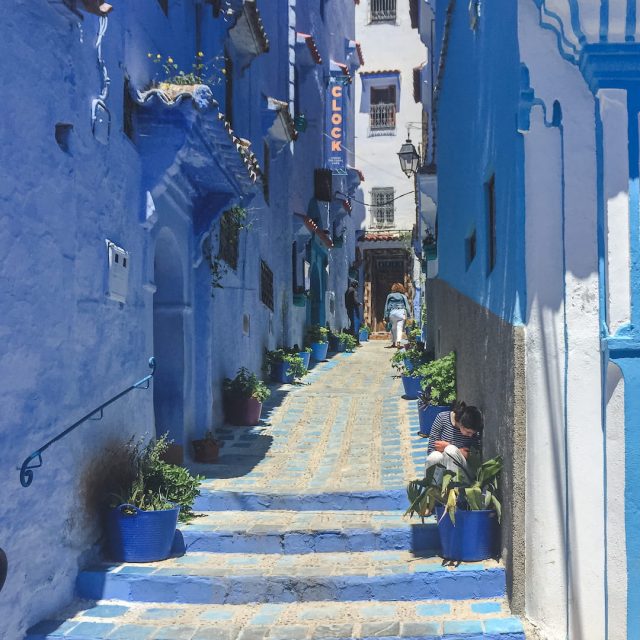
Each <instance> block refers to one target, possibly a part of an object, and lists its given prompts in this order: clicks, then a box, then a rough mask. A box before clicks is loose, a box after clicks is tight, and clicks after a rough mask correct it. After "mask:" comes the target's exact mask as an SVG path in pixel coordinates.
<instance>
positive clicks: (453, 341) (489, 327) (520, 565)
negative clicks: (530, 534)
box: [426, 280, 526, 613]
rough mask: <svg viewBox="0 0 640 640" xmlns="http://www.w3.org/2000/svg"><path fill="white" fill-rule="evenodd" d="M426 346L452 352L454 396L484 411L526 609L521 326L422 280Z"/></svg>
mask: <svg viewBox="0 0 640 640" xmlns="http://www.w3.org/2000/svg"><path fill="white" fill-rule="evenodd" d="M426 297H427V314H428V317H427V323H428V326H429V327H430V328H431V331H430V333H429V340H430V344H429V347H431V348H433V349H434V350H435V355H436V357H441V356H444V355H446V354H448V353H450V352H451V351H454V352H455V354H456V373H457V395H458V399H459V400H463V401H464V402H466V403H467V404H470V405H475V406H477V407H478V408H479V409H480V410H481V411H482V413H483V414H484V421H485V430H484V433H483V436H482V441H483V444H482V448H483V451H482V453H483V457H484V458H485V459H487V458H490V457H492V456H495V455H501V456H502V457H503V458H504V472H503V474H502V482H501V491H502V557H503V559H504V562H505V565H506V567H507V580H508V588H509V593H510V598H511V606H512V609H513V611H514V612H516V613H522V612H524V587H525V583H524V577H525V576H524V561H525V556H524V541H525V531H524V526H525V521H524V520H525V519H524V499H525V471H526V464H525V463H526V388H525V373H524V372H525V341H524V337H525V336H524V328H523V327H514V326H513V325H511V324H509V323H507V322H505V321H504V320H502V319H500V318H498V317H497V316H495V315H494V314H492V313H491V312H490V311H488V310H487V309H486V308H485V307H482V306H480V305H478V304H476V303H475V302H473V301H472V300H470V299H469V298H467V297H466V296H464V295H463V294H461V293H460V292H459V291H457V290H456V289H454V288H453V287H451V286H449V285H448V284H447V283H445V282H443V281H442V280H429V281H428V282H427V296H426Z"/></svg>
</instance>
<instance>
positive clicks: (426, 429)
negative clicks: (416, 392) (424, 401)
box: [418, 404, 449, 436]
mask: <svg viewBox="0 0 640 640" xmlns="http://www.w3.org/2000/svg"><path fill="white" fill-rule="evenodd" d="M448 410H449V407H447V406H438V405H432V404H430V405H428V406H426V407H425V408H424V409H421V408H420V407H418V420H419V421H420V435H422V436H428V435H429V434H430V433H431V427H432V426H433V421H434V420H435V419H436V416H437V415H438V414H439V413H440V412H442V411H448Z"/></svg>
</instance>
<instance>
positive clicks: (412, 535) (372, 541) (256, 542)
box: [181, 522, 440, 555]
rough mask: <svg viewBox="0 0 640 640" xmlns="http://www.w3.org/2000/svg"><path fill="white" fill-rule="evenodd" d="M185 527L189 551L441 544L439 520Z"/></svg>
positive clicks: (428, 550) (429, 547) (418, 548)
mask: <svg viewBox="0 0 640 640" xmlns="http://www.w3.org/2000/svg"><path fill="white" fill-rule="evenodd" d="M181 531H182V535H183V538H184V542H185V545H186V547H187V551H188V552H194V551H208V552H215V553H279V554H305V553H327V552H344V551H376V550H378V551H384V550H392V549H409V550H411V551H414V552H420V553H422V554H432V555H435V554H436V553H438V551H439V548H440V540H439V538H438V528H437V525H436V523H435V522H429V523H426V524H414V525H410V526H404V527H398V528H385V529H381V530H379V531H374V530H372V529H343V530H335V531H331V530H325V531H285V532H282V533H279V532H273V533H270V532H264V533H243V532H237V531H224V530H223V531H206V530H199V529H198V528H197V525H195V526H194V527H193V528H191V527H188V528H183V529H181Z"/></svg>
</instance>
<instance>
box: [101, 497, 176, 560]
mask: <svg viewBox="0 0 640 640" xmlns="http://www.w3.org/2000/svg"><path fill="white" fill-rule="evenodd" d="M179 513H180V507H178V506H175V507H174V508H172V509H163V510H161V511H143V510H142V509H138V508H137V507H134V506H133V505H130V504H121V505H118V506H117V507H114V508H113V509H109V511H108V512H107V544H108V552H109V558H110V559H111V560H115V561H116V562H156V561H158V560H166V559H167V558H168V557H169V555H170V553H171V546H172V544H173V539H174V536H175V533H176V526H177V524H178V514H179Z"/></svg>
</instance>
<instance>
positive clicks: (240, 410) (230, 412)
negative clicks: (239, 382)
mask: <svg viewBox="0 0 640 640" xmlns="http://www.w3.org/2000/svg"><path fill="white" fill-rule="evenodd" d="M223 403H224V415H225V417H226V419H227V422H228V423H229V424H232V425H234V426H237V427H239V426H248V427H254V426H256V425H257V424H259V422H260V414H261V413H262V402H260V401H259V400H256V399H255V398H253V397H247V396H243V395H238V394H232V393H227V394H225V396H224V400H223Z"/></svg>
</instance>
